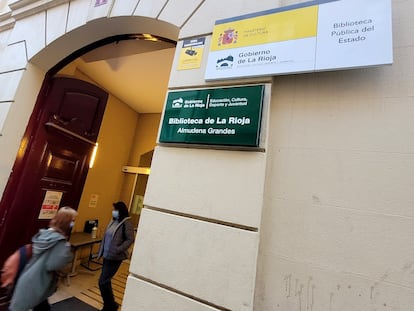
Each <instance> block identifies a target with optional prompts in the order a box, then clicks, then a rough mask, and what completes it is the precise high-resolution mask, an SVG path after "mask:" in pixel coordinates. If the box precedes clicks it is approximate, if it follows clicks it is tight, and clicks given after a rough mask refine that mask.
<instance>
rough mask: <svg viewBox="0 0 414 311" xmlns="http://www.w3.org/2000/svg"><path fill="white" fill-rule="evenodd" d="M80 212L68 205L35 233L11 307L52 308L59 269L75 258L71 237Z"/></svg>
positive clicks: (41, 310) (38, 310) (23, 310)
mask: <svg viewBox="0 0 414 311" xmlns="http://www.w3.org/2000/svg"><path fill="white" fill-rule="evenodd" d="M77 214H78V213H77V212H76V211H75V210H74V209H72V208H70V207H68V206H65V207H62V208H60V209H59V210H58V211H57V213H56V215H55V217H54V218H53V219H52V220H51V221H50V222H49V228H48V229H40V230H39V232H38V233H37V234H36V235H34V236H33V238H32V252H33V255H32V258H31V259H30V261H29V262H28V263H27V265H26V267H25V268H24V270H23V272H22V273H21V275H20V276H19V279H18V280H17V283H16V287H15V289H14V292H13V296H12V299H11V303H10V306H9V310H10V311H28V310H30V309H33V311H49V310H51V307H50V304H49V302H48V300H47V298H48V297H50V296H51V295H52V294H53V293H54V292H55V291H56V289H57V283H58V279H59V277H58V274H57V271H59V270H61V269H62V268H64V267H65V266H66V265H67V264H68V263H69V262H70V261H71V260H72V256H73V255H72V252H71V247H70V244H69V242H68V240H67V239H68V235H69V234H70V231H71V229H72V227H73V224H74V221H75V218H76V216H77Z"/></svg>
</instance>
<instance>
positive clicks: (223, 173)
mask: <svg viewBox="0 0 414 311" xmlns="http://www.w3.org/2000/svg"><path fill="white" fill-rule="evenodd" d="M265 161H266V155H265V153H262V152H246V151H225V150H205V149H188V148H169V147H157V148H156V149H155V155H154V159H153V162H152V165H151V175H150V177H149V181H148V188H147V192H146V194H145V199H144V200H145V201H144V204H145V205H149V206H152V207H156V208H162V209H167V210H170V211H175V212H178V213H183V214H190V215H194V216H197V217H204V218H209V219H215V220H218V221H223V222H229V223H234V224H237V225H241V226H247V227H254V228H258V227H259V225H260V218H261V210H262V202H263V191H264V189H263V187H264V176H265Z"/></svg>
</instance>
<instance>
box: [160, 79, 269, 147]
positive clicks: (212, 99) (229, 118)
mask: <svg viewBox="0 0 414 311" xmlns="http://www.w3.org/2000/svg"><path fill="white" fill-rule="evenodd" d="M263 95H264V85H248V86H240V87H228V88H211V89H194V90H187V91H171V92H169V93H168V96H167V102H166V105H165V111H164V118H163V121H162V127H161V133H160V138H159V141H160V143H179V144H180V143H183V144H201V145H228V146H248V147H258V146H259V138H260V126H261V117H262V105H263Z"/></svg>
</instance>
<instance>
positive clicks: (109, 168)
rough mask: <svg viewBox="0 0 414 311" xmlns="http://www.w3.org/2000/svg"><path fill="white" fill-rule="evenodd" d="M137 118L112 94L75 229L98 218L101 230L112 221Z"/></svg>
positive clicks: (81, 227) (133, 112) (81, 228)
mask: <svg viewBox="0 0 414 311" xmlns="http://www.w3.org/2000/svg"><path fill="white" fill-rule="evenodd" d="M137 117H138V114H137V113H135V111H133V110H132V109H131V108H130V107H129V106H127V105H125V104H124V103H123V102H121V101H119V100H118V99H117V98H115V97H114V96H111V95H109V98H108V103H107V106H106V110H105V114H104V118H103V121H102V125H101V129H100V131H99V136H98V144H99V148H98V153H97V155H96V159H95V164H94V167H93V168H91V169H89V172H88V176H87V179H86V182H85V186H84V189H83V193H82V197H81V200H80V203H79V208H78V211H79V215H78V217H77V219H76V226H75V231H83V226H84V223H85V221H86V220H90V219H98V220H99V229H101V230H103V229H104V228H105V227H106V225H107V224H108V222H109V221H110V219H111V211H112V203H113V202H116V201H118V200H120V198H119V193H120V192H121V187H122V185H123V179H124V173H122V171H121V170H122V166H124V165H125V164H126V163H127V161H128V157H129V154H130V149H131V146H132V145H133V142H134V134H135V128H136V124H137V120H138V118H137ZM92 194H96V195H98V201H97V204H96V207H89V202H90V198H91V195H92ZM98 233H99V232H98Z"/></svg>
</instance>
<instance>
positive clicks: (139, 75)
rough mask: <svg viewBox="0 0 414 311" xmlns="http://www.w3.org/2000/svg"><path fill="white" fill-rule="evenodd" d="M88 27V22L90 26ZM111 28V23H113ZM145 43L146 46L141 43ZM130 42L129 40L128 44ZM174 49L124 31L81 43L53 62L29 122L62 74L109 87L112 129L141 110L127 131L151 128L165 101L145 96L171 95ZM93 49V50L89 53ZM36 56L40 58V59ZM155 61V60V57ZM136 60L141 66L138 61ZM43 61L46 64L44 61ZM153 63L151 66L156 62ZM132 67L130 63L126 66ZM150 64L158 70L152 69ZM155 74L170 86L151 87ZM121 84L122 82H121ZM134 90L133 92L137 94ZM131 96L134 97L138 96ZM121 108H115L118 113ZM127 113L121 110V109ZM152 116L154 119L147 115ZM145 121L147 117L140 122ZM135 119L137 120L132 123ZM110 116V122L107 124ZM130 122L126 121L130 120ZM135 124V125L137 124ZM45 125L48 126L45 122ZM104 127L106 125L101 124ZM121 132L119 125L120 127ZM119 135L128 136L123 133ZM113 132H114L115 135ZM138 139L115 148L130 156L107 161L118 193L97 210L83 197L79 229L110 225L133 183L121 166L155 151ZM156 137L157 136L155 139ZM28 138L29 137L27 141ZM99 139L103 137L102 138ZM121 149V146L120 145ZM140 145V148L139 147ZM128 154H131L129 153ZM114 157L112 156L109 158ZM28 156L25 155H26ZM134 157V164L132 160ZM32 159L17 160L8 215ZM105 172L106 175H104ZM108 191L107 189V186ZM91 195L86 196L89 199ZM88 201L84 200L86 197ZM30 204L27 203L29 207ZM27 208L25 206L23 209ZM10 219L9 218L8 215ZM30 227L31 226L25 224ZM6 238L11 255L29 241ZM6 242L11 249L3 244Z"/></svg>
mask: <svg viewBox="0 0 414 311" xmlns="http://www.w3.org/2000/svg"><path fill="white" fill-rule="evenodd" d="M85 27H86V26H85ZM109 27H110V26H109ZM140 42H141V43H142V44H141V45H140V46H139V44H138V45H137V43H140ZM124 43H125V44H124ZM174 49H175V42H174V41H173V40H171V39H166V38H161V37H157V36H156V34H155V35H149V34H134V35H129V34H128V35H120V36H115V37H110V38H105V39H103V40H100V41H98V42H94V43H90V44H88V46H86V48H85V47H81V48H80V49H79V50H78V51H76V52H74V53H72V54H70V55H69V56H67V57H65V59H63V60H62V61H59V62H58V64H57V65H55V66H53V67H52V68H51V69H50V70H49V71H48V73H47V74H46V78H45V82H44V84H43V86H42V90H41V92H40V94H39V98H38V101H37V104H36V106H35V109H34V111H33V113H32V117H31V121H30V122H29V125H30V124H32V123H35V122H36V116H37V114H38V112H39V111H41V110H42V109H43V108H44V106H43V105H44V103H43V102H42V100H43V98H42V97H43V95H44V94H47V92H48V89H49V83H50V81H52V80H53V78H55V77H57V76H58V77H62V76H70V77H71V78H76V79H79V80H84V81H88V82H89V83H91V84H96V85H97V86H99V87H100V88H103V89H105V90H106V91H107V92H108V93H109V96H110V97H112V102H116V103H115V104H113V105H112V102H111V100H109V101H108V102H109V105H110V106H111V105H112V106H115V108H114V109H112V108H108V107H107V109H106V112H105V115H106V119H108V120H109V121H108V120H107V121H108V122H109V123H108V124H109V125H108V126H107V129H108V128H111V126H112V125H113V124H115V125H116V124H119V123H125V122H126V121H125V120H119V119H118V121H116V122H113V119H117V118H118V115H126V114H129V115H131V114H135V116H133V117H131V118H130V120H128V122H129V125H130V126H129V127H126V128H125V129H124V131H128V129H131V128H132V129H134V130H135V128H140V127H145V126H147V125H148V124H149V123H150V121H149V120H157V118H154V117H153V115H156V114H160V112H161V107H162V104H163V101H160V100H159V99H158V103H157V104H158V106H156V107H152V106H151V105H150V104H149V100H148V99H146V98H145V96H147V95H148V94H150V96H152V97H153V98H156V97H157V96H155V95H158V94H165V93H166V88H167V84H166V83H167V81H168V73H169V70H170V68H171V63H172V58H173V55H174ZM85 52H88V53H85ZM50 53H52V52H51V51H50V50H49V51H44V52H43V55H42V57H40V56H37V59H39V60H40V59H43V58H47V56H48V54H50ZM35 58H36V57H35ZM149 60H151V62H150V61H149ZM136 62H137V63H138V64H139V63H141V65H137V64H136ZM39 63H42V62H41V61H39ZM151 63H152V65H153V67H151V66H150V65H151ZM144 64H145V65H149V66H150V67H145V66H143V65H144ZM124 66H126V67H124ZM123 68H128V69H130V70H133V71H134V73H135V75H132V74H130V75H129V76H123V74H125V71H123ZM148 68H152V70H151V71H150V70H149V69H148ZM156 69H162V70H163V71H164V73H160V72H161V70H160V71H158V75H157V74H156V73H155V72H156ZM165 72H167V75H165ZM151 74H153V75H154V77H156V78H157V81H158V82H159V81H164V86H163V87H160V84H159V83H156V85H157V86H155V87H154V88H153V89H149V88H148V86H147V83H148V82H151V79H150V76H151ZM119 82H120V83H119ZM140 84H144V85H145V86H144V89H145V90H146V92H143V91H140V87H139V86H140ZM126 86H132V88H134V89H135V91H136V93H137V94H138V95H139V94H141V95H145V96H141V99H139V96H138V97H135V98H138V99H139V100H137V101H134V100H133V99H131V98H133V97H128V96H126V94H127V93H131V94H132V93H133V92H131V91H130V90H129V91H125V90H126V88H125V87H126ZM137 94H132V95H134V96H135V95H137ZM132 95H131V96H132ZM139 103H144V104H142V105H139ZM114 111H115V112H114ZM119 111H121V113H119ZM112 113H114V115H113V116H109V114H112ZM147 114H149V115H151V116H149V117H148V118H147V117H146V116H145V115H147ZM140 119H142V120H143V122H142V123H144V124H140ZM131 120H132V121H131ZM61 121H62V122H66V121H65V120H61ZM105 122H106V121H105V118H104V123H105ZM128 122H126V123H128ZM134 122H135V124H134ZM41 126H44V124H42V125H41ZM154 127H158V123H155V124H154ZM101 129H102V128H101ZM115 131H117V129H115ZM117 134H121V135H122V131H121V132H117ZM33 135H35V131H33V129H32V128H31V127H30V126H28V128H27V130H26V133H25V137H26V138H29V137H31V136H33ZM109 136H110V135H109ZM136 137H137V133H136V132H132V133H130V135H129V140H126V141H125V142H126V143H127V144H128V143H129V144H130V145H129V146H128V148H124V149H123V150H121V151H120V150H113V151H114V152H121V153H123V154H124V156H123V157H120V158H119V159H118V162H117V164H118V166H116V165H115V166H114V167H108V163H106V164H104V165H103V166H102V167H101V170H103V171H112V172H115V173H114V175H119V176H121V177H119V176H118V178H117V179H116V180H114V179H111V178H108V179H107V180H106V182H107V183H111V186H112V188H115V189H114V191H113V192H112V197H110V196H109V197H105V195H104V194H101V196H100V199H99V201H98V202H99V203H98V207H96V208H95V209H88V208H89V207H90V206H81V204H82V198H78V201H79V202H80V203H79V212H80V215H79V216H80V217H79V222H78V223H77V227H75V230H82V229H83V222H84V221H85V219H89V218H96V217H97V216H96V214H97V213H98V214H105V215H106V214H107V215H108V217H106V216H105V217H103V219H102V222H100V223H101V225H102V228H104V226H105V225H106V223H107V222H108V219H109V215H110V209H111V202H114V201H115V200H117V199H119V198H120V197H122V196H123V192H126V193H128V190H124V189H123V187H124V184H127V181H125V180H123V177H122V175H123V173H122V171H121V168H122V166H121V165H119V164H120V163H122V165H136V166H138V164H139V163H138V160H139V159H136V157H135V156H134V154H136V152H141V154H143V153H145V152H142V151H149V150H151V149H152V148H150V149H147V150H146V149H145V148H147V147H148V146H147V145H146V146H142V145H141V146H136V145H134V139H135V138H136ZM152 138H154V137H152ZM26 141H28V140H26ZM98 142H99V139H98ZM111 144H112V142H111V141H108V142H104V143H103V144H101V145H102V146H105V145H106V146H109V148H108V147H107V148H106V152H108V150H110V149H111V148H110V146H111ZM152 144H155V140H153V142H152ZM115 149H116V148H115ZM133 149H135V150H133ZM90 151H91V150H88V151H87V153H90ZM25 152H26V153H27V154H30V153H31V152H32V150H31V149H30V148H27V149H26V151H25ZM99 152H100V155H102V154H103V153H104V152H105V151H104V148H102V150H100V151H99ZM125 154H126V155H125ZM107 157H109V158H110V157H111V155H109V156H107ZM23 158H25V157H23ZM129 161H131V162H129ZM25 163H27V162H25V161H17V160H16V163H15V166H14V172H15V174H14V176H13V178H12V179H10V181H9V183H8V185H7V187H6V190H5V192H4V196H3V199H2V202H1V203H0V211H2V214H3V215H13V213H9V212H10V211H16V210H17V211H19V208H20V209H21V207H17V206H13V204H10V202H11V200H12V198H13V196H24V193H23V191H24V188H25V187H20V188H19V187H16V185H17V184H19V180H20V182H21V181H22V178H23V176H24V174H27V169H28V168H27V166H25V165H24V164H25ZM101 174H102V173H101ZM95 175H99V173H96V170H95ZM103 175H107V176H108V175H110V174H103ZM91 183H93V181H92V182H88V180H86V187H88V189H92V190H91V191H92V192H94V193H95V194H96V193H97V194H98V195H99V193H98V190H96V189H97V187H94V186H93V185H91ZM14 189H19V190H18V191H17V192H16V191H13V190H14ZM42 189H43V191H45V193H46V192H47V191H49V190H50V189H48V188H47V187H43V188H42ZM103 192H105V191H104V190H103ZM103 192H102V193H103ZM88 199H89V197H88V198H86V199H85V200H86V201H87V200H88ZM85 200H84V201H85ZM71 204H72V205H76V203H75V202H72V203H71ZM26 207H27V206H26ZM101 207H103V208H107V209H108V213H105V211H103V210H102V209H101ZM29 208H30V209H31V211H32V214H33V215H38V214H39V211H40V208H41V206H39V204H37V203H36V204H33V205H29ZM82 208H84V210H85V215H82V213H83V211H82ZM3 210H7V212H5V213H3ZM20 212H21V210H20ZM22 219H23V218H22V217H13V218H7V217H6V222H8V224H9V225H5V226H2V227H1V229H0V230H1V232H0V239H3V240H4V239H6V238H8V237H9V234H10V232H11V231H10V230H11V228H16V227H21V225H22V223H21V222H20V221H21V220H22ZM3 220H4V219H3ZM30 224H31V225H32V227H31V228H30V229H29V230H27V234H26V236H24V239H25V240H27V239H29V238H30V236H31V234H32V233H33V232H34V231H35V230H36V229H37V228H38V227H39V226H43V225H44V224H43V223H40V224H35V225H33V223H32V222H30ZM25 227H26V228H27V226H25ZM3 240H0V244H1V245H2V254H1V255H2V256H3V257H4V258H6V257H7V256H8V254H9V253H11V252H12V251H13V250H14V249H15V248H16V247H17V246H18V245H19V244H21V243H23V242H25V241H23V240H21V241H20V240H19V241H18V240H14V241H11V243H8V244H7V245H6V244H5V243H3ZM4 245H6V248H4V247H3V246H4ZM4 258H1V260H0V261H3V260H4Z"/></svg>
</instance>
